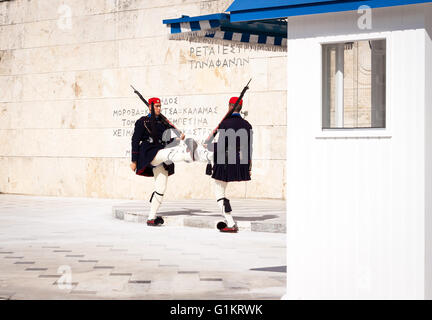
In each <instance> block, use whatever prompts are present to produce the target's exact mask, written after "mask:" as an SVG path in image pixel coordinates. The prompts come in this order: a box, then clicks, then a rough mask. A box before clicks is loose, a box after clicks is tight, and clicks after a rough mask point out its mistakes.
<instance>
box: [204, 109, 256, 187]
mask: <svg viewBox="0 0 432 320" xmlns="http://www.w3.org/2000/svg"><path fill="white" fill-rule="evenodd" d="M229 129H232V130H231V133H233V131H234V132H235V133H236V134H237V135H234V137H235V139H234V138H233V137H232V138H229V136H230V133H229V131H227V130H229ZM240 130H241V131H242V134H239V132H240ZM218 134H219V138H218V141H217V143H215V144H214V146H213V151H214V165H213V174H212V178H214V179H217V180H222V181H227V182H228V181H248V180H250V179H251V177H250V172H249V169H250V168H251V165H252V136H253V135H252V126H251V125H250V123H249V122H247V121H246V120H245V119H243V118H242V117H241V116H240V114H239V113H233V114H232V115H231V116H230V117H229V118H227V119H225V120H224V121H222V123H221V124H220V126H219V129H218ZM223 139H224V140H225V147H224V148H223V145H220V144H221V143H222V141H223ZM230 144H231V146H230ZM234 144H235V145H234ZM218 145H220V148H219V149H220V150H219V152H218ZM229 148H232V152H235V161H234V163H231V162H233V159H232V158H231V159H229V153H230V151H229ZM224 149H225V152H223V151H224ZM218 156H219V159H220V157H221V156H222V157H223V156H225V160H224V161H223V160H221V161H218ZM228 160H230V161H228ZM218 162H220V163H218Z"/></svg>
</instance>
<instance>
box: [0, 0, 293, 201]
mask: <svg viewBox="0 0 432 320" xmlns="http://www.w3.org/2000/svg"><path fill="white" fill-rule="evenodd" d="M231 2H232V1H231V0H213V1H199V0H163V1H162V0H158V1H156V0H90V1H84V0H13V1H6V2H0V192H2V193H21V194H31V195H54V196H73V197H113V198H128V199H147V198H148V197H149V195H150V193H151V192H152V191H153V180H152V179H151V178H144V177H138V176H136V175H135V174H134V173H133V172H132V171H131V170H130V168H129V162H130V139H131V134H132V132H133V126H134V122H135V120H136V119H138V118H139V117H140V116H141V115H142V114H143V113H145V112H146V108H145V106H144V105H143V104H142V102H141V101H140V100H139V99H138V98H137V97H136V95H135V94H134V93H133V91H132V90H131V88H130V86H129V85H130V84H133V85H134V86H135V87H136V88H137V89H138V90H140V91H141V92H142V93H143V95H144V96H145V97H147V98H149V97H150V96H158V97H160V98H162V101H163V109H162V112H163V113H164V114H165V115H166V116H167V117H168V118H169V119H170V120H172V121H173V122H175V123H176V124H177V127H179V128H180V129H181V130H184V131H185V132H186V133H187V134H188V135H193V136H195V137H197V138H202V137H204V136H206V135H207V133H208V132H209V131H210V130H211V129H213V128H214V127H215V126H216V125H217V123H218V122H219V121H220V119H221V118H222V116H223V115H224V114H225V113H226V109H227V101H228V99H229V97H231V96H233V95H238V94H239V92H240V91H241V89H242V88H243V86H244V84H245V83H246V82H247V81H248V80H249V78H253V81H252V83H251V85H250V90H249V91H248V93H247V94H246V97H245V99H244V100H245V102H244V107H243V109H244V110H246V111H248V115H247V117H246V119H247V120H248V121H249V122H250V123H251V124H252V125H253V127H254V154H253V163H254V166H253V177H252V181H250V182H248V183H232V184H231V185H230V186H229V188H228V193H229V194H228V195H229V197H231V198H245V197H246V198H276V199H282V198H284V194H285V158H286V156H285V152H286V147H285V141H286V139H285V138H286V87H287V83H286V72H285V70H286V53H284V52H267V51H256V50H250V49H243V48H237V47H230V46H222V45H211V44H200V43H189V42H187V41H173V40H168V37H167V33H168V30H167V28H166V26H164V25H163V24H162V20H163V19H168V18H176V17H179V16H180V15H182V14H185V15H190V16H194V15H200V14H208V13H216V12H223V11H224V10H225V9H226V8H227V7H228V6H229V4H230V3H231ZM204 172H205V164H202V163H194V164H178V165H177V166H176V174H175V175H174V176H172V177H171V178H170V181H169V186H168V190H167V193H166V196H167V199H183V198H196V199H202V198H212V192H211V183H210V179H209V177H208V176H206V175H204Z"/></svg>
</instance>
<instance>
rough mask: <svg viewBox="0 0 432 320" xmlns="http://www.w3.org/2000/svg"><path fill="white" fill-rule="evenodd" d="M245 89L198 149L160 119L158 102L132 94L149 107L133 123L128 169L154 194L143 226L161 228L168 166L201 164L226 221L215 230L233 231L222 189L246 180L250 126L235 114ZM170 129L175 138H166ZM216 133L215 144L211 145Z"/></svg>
mask: <svg viewBox="0 0 432 320" xmlns="http://www.w3.org/2000/svg"><path fill="white" fill-rule="evenodd" d="M249 82H250V81H249ZM248 84H249V83H248ZM247 89H248V86H247V85H246V87H245V88H244V89H243V91H242V93H241V95H240V97H232V98H231V99H230V100H229V104H228V107H229V109H228V112H227V114H226V115H225V117H224V118H223V120H222V121H221V123H220V124H219V126H218V127H217V128H216V129H215V130H214V131H213V133H212V134H211V136H210V137H209V138H207V140H206V142H205V144H204V146H198V145H197V143H196V142H195V141H194V140H193V139H190V138H189V139H185V136H184V134H183V133H181V132H180V131H179V130H178V129H177V128H175V127H174V125H172V124H171V123H170V122H169V121H168V119H166V118H165V117H164V116H163V115H162V114H161V101H160V99H159V98H151V99H149V101H148V102H147V101H146V100H145V99H144V98H143V97H142V96H141V95H140V94H139V92H137V91H136V90H135V89H134V90H135V93H136V94H137V95H138V96H139V97H140V98H141V100H142V101H143V102H144V103H145V104H146V105H148V107H149V114H148V115H146V116H143V117H141V118H140V119H138V120H137V121H136V123H135V129H134V133H133V135H132V152H131V155H132V162H131V164H130V167H131V169H132V170H133V171H134V172H135V173H136V174H137V175H141V176H147V177H154V181H155V190H154V192H153V193H152V195H151V198H150V203H151V206H150V213H149V216H148V219H147V225H148V226H159V225H161V224H163V223H164V220H163V219H162V217H161V216H156V214H157V211H158V209H159V207H160V205H161V203H162V199H163V196H164V193H165V190H166V187H167V181H168V176H170V175H172V174H174V162H180V161H184V162H188V163H189V162H192V161H202V162H208V163H209V165H208V169H207V174H211V176H212V178H213V184H214V189H215V196H216V201H217V204H218V206H219V208H220V210H221V213H222V215H223V216H224V217H225V219H226V222H219V223H218V225H217V227H218V229H219V230H220V231H221V232H229V233H236V232H238V226H237V224H236V223H235V221H234V219H233V217H232V209H231V205H230V201H229V200H228V199H227V198H226V197H225V190H226V187H227V185H228V182H233V181H249V180H251V169H252V126H251V125H250V123H249V122H248V121H246V120H245V119H243V118H242V117H241V115H240V110H241V109H242V106H243V100H242V99H241V98H242V97H243V95H244V93H245V92H246V90H247ZM172 130H174V132H175V133H176V134H177V136H178V137H177V138H171V131H172ZM217 134H218V141H217V143H212V140H213V139H214V137H215V136H216V135H217ZM182 141H184V143H183V144H182V143H181V142H182Z"/></svg>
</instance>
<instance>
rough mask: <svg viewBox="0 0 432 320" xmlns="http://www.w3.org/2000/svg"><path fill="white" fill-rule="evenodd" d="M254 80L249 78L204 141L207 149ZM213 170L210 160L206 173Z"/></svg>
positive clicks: (208, 173)
mask: <svg viewBox="0 0 432 320" xmlns="http://www.w3.org/2000/svg"><path fill="white" fill-rule="evenodd" d="M251 81H252V78H251V79H250V80H249V82H248V83H247V84H246V86H245V87H244V88H243V90H242V92H241V93H240V96H239V97H238V99H237V101H236V102H235V104H234V105H233V106H232V107H230V108H229V110H228V112H227V113H226V115H225V116H224V117H223V118H222V120H221V122H219V124H218V125H217V127H216V128H215V129H214V130H213V131H212V133H211V134H210V135H209V136H208V137H207V139H206V140H205V142H204V145H205V146H206V147H207V149H208V148H209V145H210V143H211V142H212V141H213V139H214V137H215V136H216V134H217V133H218V130H219V127H220V125H221V123H222V122H223V121H224V120H225V119H227V118H229V117H230V116H231V115H232V114H233V112H234V110H235V109H236V108H237V106H238V105H239V103H240V101H241V100H242V99H243V96H244V95H245V93H246V91H247V90H248V89H249V83H250V82H251ZM212 172H213V166H212V164H211V162H210V161H209V162H208V163H207V166H206V174H207V175H209V176H211V175H212Z"/></svg>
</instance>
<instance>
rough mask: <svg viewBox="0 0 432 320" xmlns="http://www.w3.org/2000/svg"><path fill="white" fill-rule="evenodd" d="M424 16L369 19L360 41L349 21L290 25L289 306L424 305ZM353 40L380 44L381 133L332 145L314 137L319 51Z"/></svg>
mask: <svg viewBox="0 0 432 320" xmlns="http://www.w3.org/2000/svg"><path fill="white" fill-rule="evenodd" d="M424 12H425V7H424V6H408V7H404V8H391V9H379V10H374V15H373V19H374V20H373V22H374V28H373V30H369V31H367V32H366V31H361V33H362V34H361V35H360V36H359V32H360V31H359V30H358V28H357V18H358V15H357V13H355V12H351V13H338V14H327V15H320V16H311V17H297V18H292V19H291V18H290V19H289V28H288V30H289V31H288V37H289V42H288V98H287V99H288V100H287V104H288V109H287V131H288V138H287V139H288V140H287V163H288V164H287V179H288V183H287V211H288V217H287V219H288V222H287V226H288V230H287V232H288V235H287V236H288V248H287V255H288V280H287V290H288V291H287V292H288V297H289V298H294V299H297V298H302V299H338V298H343V299H371V298H372V299H374V298H376V299H381V298H385V299H387V298H391V299H415V298H424V284H425V278H424V268H425V260H424V252H425V251H424V250H425V230H424V227H425V225H424V223H425V219H424V217H425V215H424V213H425V193H424V185H425V148H424V144H425V135H424V132H425V30H424ZM401 22H402V23H401ZM422 25H423V27H422V28H421V26H422ZM412 27H414V28H412ZM356 37H357V39H358V38H368V37H386V38H387V41H388V49H387V53H388V59H389V64H388V68H389V69H388V74H387V76H388V84H387V90H388V97H389V100H388V101H387V112H388V125H389V126H388V128H387V129H385V130H373V129H372V130H362V131H361V132H359V131H355V130H354V131H350V132H348V133H341V132H337V133H335V134H334V137H332V133H331V132H330V133H328V132H327V133H326V134H322V133H321V132H320V128H321V127H320V126H321V109H320V108H321V48H320V47H321V44H320V43H322V42H334V41H344V40H347V39H350V38H352V39H351V40H355V39H354V38H356ZM311 118H312V121H311ZM344 135H345V138H344ZM293 150H295V156H293V155H292V154H290V151H293Z"/></svg>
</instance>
